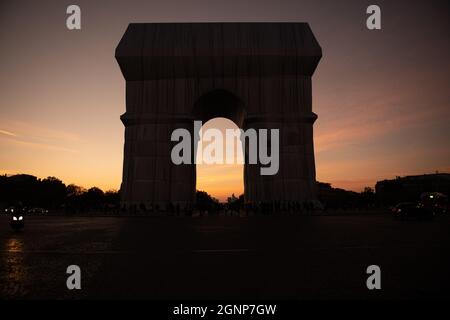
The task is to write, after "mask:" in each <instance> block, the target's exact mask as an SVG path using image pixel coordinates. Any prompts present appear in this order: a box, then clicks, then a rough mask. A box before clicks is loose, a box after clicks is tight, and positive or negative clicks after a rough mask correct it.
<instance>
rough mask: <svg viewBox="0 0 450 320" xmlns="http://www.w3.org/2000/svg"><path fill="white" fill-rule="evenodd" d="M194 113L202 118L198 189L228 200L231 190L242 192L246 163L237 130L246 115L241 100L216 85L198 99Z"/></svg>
mask: <svg viewBox="0 0 450 320" xmlns="http://www.w3.org/2000/svg"><path fill="white" fill-rule="evenodd" d="M193 115H194V118H195V120H201V121H202V128H201V131H200V137H199V138H200V140H199V142H198V146H197V154H196V155H195V156H196V163H197V164H196V168H195V170H196V190H199V191H205V192H207V193H208V194H210V195H211V196H212V197H214V198H216V199H218V200H219V201H220V202H226V200H227V198H228V197H230V196H231V195H232V194H234V195H235V196H239V195H241V194H243V193H244V164H243V156H242V144H241V141H240V132H238V131H239V129H240V128H242V126H243V123H244V117H245V109H244V106H243V103H242V101H241V100H240V99H239V98H238V97H237V96H236V95H234V94H233V93H231V92H229V91H226V90H223V89H215V90H212V91H209V92H207V93H206V94H204V95H203V96H201V97H200V98H199V99H198V100H197V102H196V104H195V105H194V110H193ZM208 131H209V132H208ZM231 133H234V134H233V135H231ZM218 138H219V139H222V141H217V139H218ZM217 153H218V154H217Z"/></svg>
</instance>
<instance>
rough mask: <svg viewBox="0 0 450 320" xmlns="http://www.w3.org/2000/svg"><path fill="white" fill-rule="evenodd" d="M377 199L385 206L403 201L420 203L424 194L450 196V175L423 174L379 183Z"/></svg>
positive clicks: (377, 184)
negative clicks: (436, 193) (437, 193)
mask: <svg viewBox="0 0 450 320" xmlns="http://www.w3.org/2000/svg"><path fill="white" fill-rule="evenodd" d="M375 191H376V195H377V199H378V200H379V201H380V202H381V203H383V204H394V203H397V202H402V201H419V200H420V195H421V194H422V193H423V192H440V193H443V194H445V195H447V196H448V195H449V194H450V173H435V174H423V175H417V176H406V177H397V178H395V179H391V180H383V181H378V182H377V183H376V185H375Z"/></svg>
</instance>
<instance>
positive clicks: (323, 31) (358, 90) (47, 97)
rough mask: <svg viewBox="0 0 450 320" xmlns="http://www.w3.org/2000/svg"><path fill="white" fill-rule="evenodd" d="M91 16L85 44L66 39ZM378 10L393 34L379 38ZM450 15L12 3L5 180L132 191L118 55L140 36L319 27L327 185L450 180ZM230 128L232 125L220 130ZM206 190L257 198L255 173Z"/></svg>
mask: <svg viewBox="0 0 450 320" xmlns="http://www.w3.org/2000/svg"><path fill="white" fill-rule="evenodd" d="M70 4H78V5H79V6H80V7H81V12H82V30H79V31H69V30H68V29H67V28H66V25H65V19H66V17H67V15H66V13H65V11H66V8H67V6H68V5H70ZM370 4H378V5H379V6H380V7H381V12H382V30H381V31H370V30H368V29H367V28H366V26H365V20H366V17H367V15H366V13H365V11H366V8H367V6H368V5H370ZM449 15H450V5H449V1H448V0H444V1H314V0H311V1H300V0H296V1H294V0H291V1H290V0H270V1H268V0H249V1H241V0H223V1H215V0H201V1H200V0H198V1H195V0H187V1H181V0H164V1H39V2H37V1H20V0H19V1H5V0H0V43H1V59H0V70H1V72H0V150H1V152H0V174H14V173H29V174H33V175H36V176H38V177H41V178H43V177H46V176H56V177H58V178H60V179H62V180H63V181H64V182H65V183H67V184H69V183H75V184H79V185H82V186H84V187H91V186H94V185H95V186H98V187H101V188H102V189H118V188H119V186H120V182H121V174H122V160H123V143H124V137H123V134H124V127H123V125H122V123H121V122H120V120H119V116H120V115H121V114H122V113H124V111H125V81H124V79H123V77H122V74H121V72H120V69H119V67H118V65H117V62H116V61H115V59H114V50H115V47H116V45H117V44H118V42H119V40H120V38H121V37H122V35H123V33H124V31H125V29H126V27H127V25H128V23H130V22H223V21H260V22H270V21H273V22H275V21H286V22H288V21H291V22H308V23H309V24H310V26H311V29H312V30H313V32H314V34H315V36H316V38H317V40H318V41H319V43H320V45H321V47H322V49H323V58H322V60H321V62H320V63H319V66H318V68H317V70H316V73H315V74H314V76H313V111H314V112H315V113H317V114H318V120H317V121H316V123H315V125H314V130H315V131H314V141H315V156H316V171H317V180H319V181H324V182H330V183H332V185H333V186H335V187H342V188H346V189H351V190H361V189H362V188H364V187H365V186H373V185H374V183H375V182H376V181H377V180H379V179H383V178H393V177H395V176H397V175H407V174H421V173H432V172H435V171H440V172H450V148H449V138H450V129H449V125H448V123H449V119H450V90H449V87H450V86H449V84H450V59H449V57H450V44H449V41H448V39H449V38H450V22H449V21H450V19H449V18H450V17H449ZM208 125H209V126H212V127H215V126H219V127H227V126H228V125H229V122H227V121H224V120H213V121H211V123H209V124H208ZM197 175H198V185H197V188H198V189H202V190H205V191H208V192H209V193H211V194H213V195H214V196H216V197H218V198H219V199H221V200H223V199H225V198H226V197H227V196H229V195H230V194H231V193H235V194H236V195H238V194H240V193H242V192H243V181H242V166H241V165H223V166H199V168H198V173H197Z"/></svg>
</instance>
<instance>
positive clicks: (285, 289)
mask: <svg viewBox="0 0 450 320" xmlns="http://www.w3.org/2000/svg"><path fill="white" fill-rule="evenodd" d="M26 223H27V225H26V229H25V231H24V232H21V233H14V232H12V231H11V230H10V229H9V226H8V219H7V218H6V217H1V218H0V287H1V291H0V293H1V297H2V298H13V299H14V298H31V299H35V298H58V299H59V298H61V299H72V298H73V299H79V298H124V299H132V298H152V299H164V298H194V299H195V298H228V299H232V298H234V299H236V298H252V299H254V298H256V299H258V298H276V299H284V298H289V299H292V298H300V299H346V298H352V299H354V298H356V299H358V298H369V299H372V298H373V299H392V298H394V299H408V298H427V299H428V298H449V297H450V294H449V289H450V281H449V279H450V258H449V253H450V232H449V231H450V219H449V218H448V217H440V219H437V220H435V221H432V222H418V221H406V222H399V221H393V220H392V219H391V218H390V217H389V216H388V215H368V216H316V217H268V216H264V217H248V218H239V217H198V218H188V217H164V218H163V217H126V218H125V217H123V218H114V217H95V218H86V217H70V218H68V217H28V220H27V222H26ZM70 264H76V265H79V266H80V267H81V270H82V290H79V291H69V290H67V289H66V286H65V283H66V277H67V275H66V273H65V271H66V268H67V266H68V265H70ZM372 264H376V265H379V266H380V267H381V272H382V279H381V281H382V284H381V285H382V289H381V290H379V291H369V290H367V288H366V278H367V274H366V268H367V266H369V265H372Z"/></svg>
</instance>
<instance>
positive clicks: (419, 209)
mask: <svg viewBox="0 0 450 320" xmlns="http://www.w3.org/2000/svg"><path fill="white" fill-rule="evenodd" d="M392 214H393V217H394V219H396V220H406V219H419V220H431V219H433V218H434V215H435V213H434V212H433V211H432V210H429V209H428V208H426V207H424V206H423V205H422V204H417V203H414V202H402V203H399V204H397V205H396V206H395V207H393V208H392Z"/></svg>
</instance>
